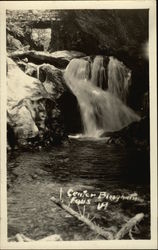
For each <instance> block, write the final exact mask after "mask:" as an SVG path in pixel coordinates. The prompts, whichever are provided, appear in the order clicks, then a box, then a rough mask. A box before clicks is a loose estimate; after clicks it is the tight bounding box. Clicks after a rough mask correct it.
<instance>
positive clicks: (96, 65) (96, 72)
mask: <svg viewBox="0 0 158 250" xmlns="http://www.w3.org/2000/svg"><path fill="white" fill-rule="evenodd" d="M103 63H104V59H103V57H102V56H96V57H95V58H94V62H93V64H92V74H91V82H92V83H93V84H94V86H98V87H100V88H101V89H104V85H105V84H104V83H105V79H106V74H105V68H104V65H103Z"/></svg>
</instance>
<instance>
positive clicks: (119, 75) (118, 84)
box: [108, 56, 131, 103]
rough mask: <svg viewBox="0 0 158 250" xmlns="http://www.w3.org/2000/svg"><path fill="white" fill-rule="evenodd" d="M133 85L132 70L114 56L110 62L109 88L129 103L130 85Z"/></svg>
mask: <svg viewBox="0 0 158 250" xmlns="http://www.w3.org/2000/svg"><path fill="white" fill-rule="evenodd" d="M130 85H131V70H130V69H128V68H127V67H126V66H125V65H124V64H123V63H122V62H120V61H119V60H117V59H116V58H114V57H112V56H111V57H110V60H109V64H108V90H109V92H111V93H112V94H114V95H115V96H116V97H118V98H120V99H121V100H122V101H123V102H124V103H127V97H128V92H129V86H130Z"/></svg>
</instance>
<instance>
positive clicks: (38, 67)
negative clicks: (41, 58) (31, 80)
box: [37, 65, 41, 80]
mask: <svg viewBox="0 0 158 250" xmlns="http://www.w3.org/2000/svg"><path fill="white" fill-rule="evenodd" d="M40 66H41V65H37V79H38V80H39V70H40Z"/></svg>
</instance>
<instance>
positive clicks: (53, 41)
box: [5, 6, 153, 249]
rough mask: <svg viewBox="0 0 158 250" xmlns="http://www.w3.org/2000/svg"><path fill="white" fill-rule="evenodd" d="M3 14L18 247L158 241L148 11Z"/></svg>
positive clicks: (12, 236)
mask: <svg viewBox="0 0 158 250" xmlns="http://www.w3.org/2000/svg"><path fill="white" fill-rule="evenodd" d="M5 17H6V57H7V59H6V65H7V68H6V81H7V87H6V88H7V96H6V99H7V103H6V111H7V115H6V117H7V119H6V126H7V130H6V165H7V166H6V168H7V171H6V175H7V176H6V184H7V197H6V204H7V242H8V244H14V243H16V244H20V243H22V242H27V243H29V244H30V243H31V242H32V244H36V243H37V244H38V243H39V245H40V243H42V242H46V243H49V242H51V243H52V244H53V245H51V246H52V248H54V247H53V246H54V244H60V243H63V245H62V246H63V248H64V242H65V243H66V242H72V243H75V242H76V243H77V242H78V241H80V242H89V243H91V242H93V241H95V242H97V243H96V244H100V243H101V244H102V243H103V242H108V241H109V242H113V241H116V240H117V241H119V242H122V241H124V240H126V241H128V242H131V244H132V243H133V242H134V243H135V242H136V241H138V242H139V241H142V242H143V240H146V241H149V242H150V241H151V240H152V239H153V231H152V220H151V218H152V216H151V214H152V211H153V210H152V198H151V197H152V196H151V195H152V182H151V176H152V169H153V167H152V161H151V159H152V158H151V152H152V151H151V150H152V148H153V146H152V140H151V130H150V128H151V127H150V126H151V122H152V119H151V107H150V105H151V102H152V101H151V92H150V91H151V85H150V84H151V81H150V79H151V71H150V68H149V65H150V60H151V56H150V54H149V46H150V27H149V26H150V16H149V8H143V7H142V8H130V7H129V8H127V9H123V8H110V9H109V8H107V9H106V7H105V8H100V9H98V8H91V7H89V8H77V7H76V8H73V9H72V8H66V9H64V8H62V7H61V8H53V7H50V8H49V7H47V6H45V7H44V8H35V6H34V7H33V8H31V7H30V8H24V9H22V8H14V9H12V8H9V7H7V8H6V10H5ZM56 242H59V243H56ZM8 246H9V245H8ZM19 246H20V245H19ZM41 246H42V245H41ZM62 246H61V248H62ZM144 249H145V248H144Z"/></svg>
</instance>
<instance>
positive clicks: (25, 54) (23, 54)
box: [8, 50, 69, 68]
mask: <svg viewBox="0 0 158 250" xmlns="http://www.w3.org/2000/svg"><path fill="white" fill-rule="evenodd" d="M8 56H9V57H11V58H12V59H26V58H27V59H28V62H33V63H35V64H38V65H39V64H43V63H49V64H51V65H54V66H55V67H57V68H66V66H67V65H68V63H69V60H67V59H65V58H55V57H53V56H52V55H51V54H49V53H46V52H42V51H41V52H40V51H33V50H31V51H15V52H12V53H9V54H8Z"/></svg>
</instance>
